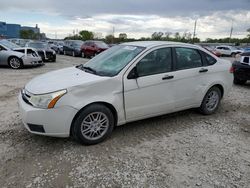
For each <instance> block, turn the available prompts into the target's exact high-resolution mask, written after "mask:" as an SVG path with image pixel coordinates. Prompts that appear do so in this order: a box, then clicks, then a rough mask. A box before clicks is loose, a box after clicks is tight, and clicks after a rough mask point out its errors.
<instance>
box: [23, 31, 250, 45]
mask: <svg viewBox="0 0 250 188" xmlns="http://www.w3.org/2000/svg"><path fill="white" fill-rule="evenodd" d="M247 32H248V35H247V37H246V38H243V39H238V38H231V39H230V38H222V39H211V38H208V39H206V40H205V41H204V42H208V43H228V42H230V43H250V28H249V29H248V30H247ZM20 36H21V38H23V39H39V38H40V34H37V33H34V31H32V30H21V31H20ZM65 39H72V40H84V41H85V40H93V39H99V40H103V41H105V42H106V43H108V44H110V43H121V42H131V41H137V40H148V41H150V40H162V41H176V42H186V43H198V42H200V39H199V38H197V37H195V38H193V36H192V34H191V33H190V32H184V33H183V34H180V33H179V32H176V33H172V32H165V33H164V32H154V33H153V34H152V35H151V37H148V38H145V37H142V38H140V39H134V38H127V34H126V33H120V35H119V37H118V38H115V37H114V36H113V35H107V36H106V37H105V38H103V37H102V35H101V34H100V33H94V32H92V31H87V30H82V31H80V32H79V34H75V35H73V36H68V37H66V38H65Z"/></svg>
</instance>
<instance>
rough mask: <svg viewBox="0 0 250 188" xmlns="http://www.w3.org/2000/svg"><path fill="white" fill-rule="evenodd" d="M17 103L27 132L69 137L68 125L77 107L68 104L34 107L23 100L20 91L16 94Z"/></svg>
mask: <svg viewBox="0 0 250 188" xmlns="http://www.w3.org/2000/svg"><path fill="white" fill-rule="evenodd" d="M18 104H19V111H20V114H21V118H22V121H23V123H24V126H25V128H26V129H27V130H28V131H29V132H31V133H34V134H38V135H44V136H53V137H69V135H70V126H71V123H72V121H73V118H74V116H75V115H76V113H77V111H78V110H77V109H74V108H72V107H70V106H62V107H57V108H52V109H40V108H35V107H33V106H31V105H29V104H27V103H26V102H25V101H24V100H23V98H22V95H21V93H20V94H19V96H18ZM41 129H43V130H42V131H41Z"/></svg>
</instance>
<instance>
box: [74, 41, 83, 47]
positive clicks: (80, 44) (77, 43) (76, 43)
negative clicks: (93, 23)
mask: <svg viewBox="0 0 250 188" xmlns="http://www.w3.org/2000/svg"><path fill="white" fill-rule="evenodd" d="M82 44H83V41H80V40H76V41H74V42H73V46H82Z"/></svg>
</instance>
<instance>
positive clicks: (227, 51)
mask: <svg viewBox="0 0 250 188" xmlns="http://www.w3.org/2000/svg"><path fill="white" fill-rule="evenodd" d="M215 51H216V52H219V53H220V54H221V56H223V55H224V56H232V57H235V56H236V55H237V54H240V53H243V50H239V49H237V48H236V47H233V46H216V48H215Z"/></svg>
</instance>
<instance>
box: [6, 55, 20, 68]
mask: <svg viewBox="0 0 250 188" xmlns="http://www.w3.org/2000/svg"><path fill="white" fill-rule="evenodd" d="M8 63H9V66H10V68H12V69H20V68H22V67H23V63H22V60H21V59H19V58H18V57H11V58H9V62H8Z"/></svg>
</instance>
